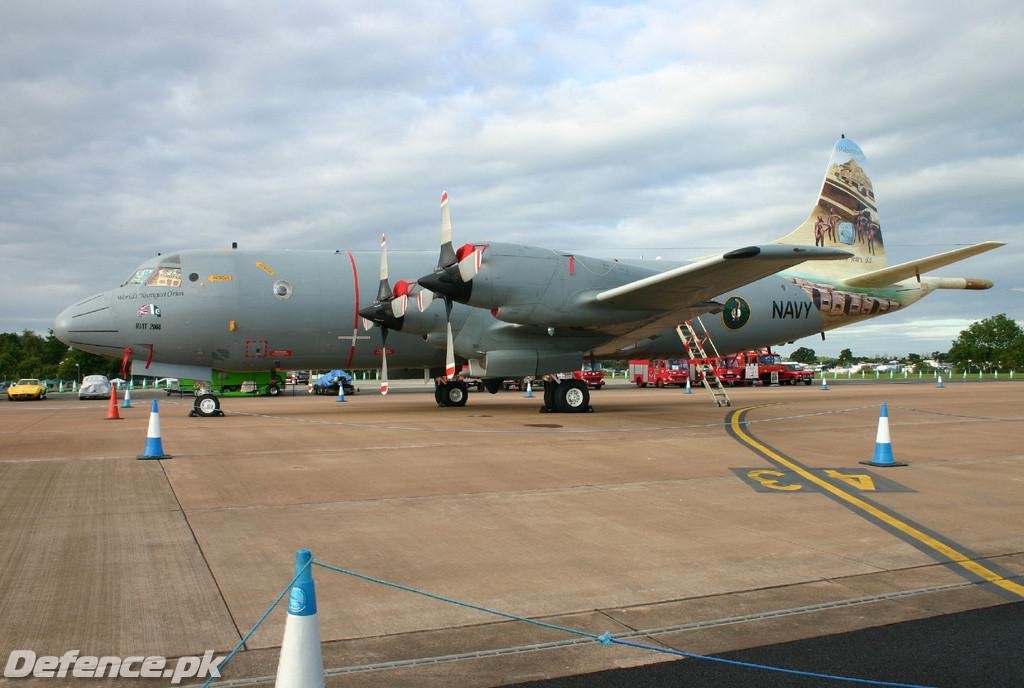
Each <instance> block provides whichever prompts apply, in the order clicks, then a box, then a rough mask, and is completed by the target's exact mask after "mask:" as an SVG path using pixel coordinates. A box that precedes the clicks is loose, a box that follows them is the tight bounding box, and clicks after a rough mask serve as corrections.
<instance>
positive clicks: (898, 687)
mask: <svg viewBox="0 0 1024 688" xmlns="http://www.w3.org/2000/svg"><path fill="white" fill-rule="evenodd" d="M612 643H614V644H616V645H625V646H627V647H635V648H637V649H640V650H651V651H652V652H661V653H663V654H666V655H675V656H677V657H686V658H688V659H703V660H706V661H709V662H718V663H720V664H729V665H731V666H738V667H744V668H747V669H760V670H762V671H776V672H779V673H782V674H791V675H794V676H807V677H810V678H823V679H828V680H830V681H846V682H848V683H864V684H867V685H871V686H890V687H891V688H933V686H924V685H920V684H917V683H893V682H891V681H876V680H875V679H870V678H854V677H852V676H835V675H833V674H819V673H818V672H815V671H801V670H800V669H787V668H785V667H777V666H771V665H770V664H757V663H755V662H744V661H741V660H738V659H726V658H725V657H712V656H710V655H698V654H695V653H693V652H686V651H684V650H675V649H672V648H670V647H658V646H657V645H644V644H643V643H633V642H630V641H628V640H619V639H618V638H614V637H612V638H610V639H609V644H612Z"/></svg>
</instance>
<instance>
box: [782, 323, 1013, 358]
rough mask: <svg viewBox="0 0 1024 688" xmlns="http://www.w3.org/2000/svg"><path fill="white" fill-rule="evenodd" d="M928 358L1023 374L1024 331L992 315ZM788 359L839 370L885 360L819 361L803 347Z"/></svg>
mask: <svg viewBox="0 0 1024 688" xmlns="http://www.w3.org/2000/svg"><path fill="white" fill-rule="evenodd" d="M929 357H930V358H931V359H933V360H935V361H940V362H942V363H945V364H948V365H951V366H953V367H955V368H956V369H957V370H968V371H969V370H981V371H986V370H1024V329H1021V326H1020V325H1018V324H1017V322H1016V321H1015V320H1013V319H1011V318H1009V317H1007V315H1006V314H1005V313H1000V314H999V315H993V316H992V317H990V318H985V319H984V320H978V321H977V322H974V323H972V324H971V325H970V327H968V328H967V329H966V330H962V331H961V332H960V335H959V336H958V337H957V338H956V339H955V340H953V344H952V345H951V346H950V348H949V351H946V352H942V351H933V352H932V353H931V355H930V356H929ZM790 358H791V359H792V360H794V361H799V362H801V363H837V364H839V365H842V366H848V365H850V364H852V363H863V362H865V361H879V360H882V359H883V358H884V359H886V360H887V359H888V357H878V356H855V355H854V354H853V352H852V351H851V350H850V349H843V350H842V351H840V352H839V356H838V358H829V357H823V356H821V357H820V356H817V355H816V354H815V352H814V349H809V348H807V347H805V346H801V347H800V348H798V349H795V350H794V351H793V353H792V354H790ZM924 358H925V357H924V356H923V355H922V354H919V353H909V354H907V355H906V356H903V357H902V360H903V361H904V362H906V363H913V364H920V363H921V361H922V360H924Z"/></svg>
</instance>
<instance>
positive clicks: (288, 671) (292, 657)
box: [274, 549, 324, 688]
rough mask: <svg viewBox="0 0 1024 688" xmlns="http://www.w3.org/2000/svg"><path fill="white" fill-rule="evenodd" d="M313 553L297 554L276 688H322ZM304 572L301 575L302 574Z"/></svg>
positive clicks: (278, 664)
mask: <svg viewBox="0 0 1024 688" xmlns="http://www.w3.org/2000/svg"><path fill="white" fill-rule="evenodd" d="M312 568H313V553H312V552H310V551H309V550H308V549H300V550H299V551H297V552H296V553H295V574H296V575H297V576H298V579H297V580H296V581H295V583H294V584H293V585H292V590H291V594H290V595H289V596H288V619H287V620H286V621H285V624H284V640H282V641H281V658H280V659H279V660H278V662H277V680H276V681H275V682H274V686H275V687H276V688H310V687H312V688H322V686H323V685H324V658H323V655H322V654H321V652H320V619H319V617H317V613H316V588H315V587H314V586H313V571H312ZM300 572H301V573H300Z"/></svg>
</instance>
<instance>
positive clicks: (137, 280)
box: [121, 268, 153, 287]
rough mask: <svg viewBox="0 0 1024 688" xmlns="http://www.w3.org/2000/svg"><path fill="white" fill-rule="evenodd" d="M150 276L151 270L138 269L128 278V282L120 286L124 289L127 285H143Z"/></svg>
mask: <svg viewBox="0 0 1024 688" xmlns="http://www.w3.org/2000/svg"><path fill="white" fill-rule="evenodd" d="M152 274H153V268H139V269H138V270H136V271H135V274H133V275H132V276H131V277H129V278H128V281H127V282H125V283H124V284H122V285H121V286H122V287H124V286H128V285H129V284H145V283H146V280H147V279H149V276H150V275H152Z"/></svg>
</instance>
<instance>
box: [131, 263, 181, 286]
mask: <svg viewBox="0 0 1024 688" xmlns="http://www.w3.org/2000/svg"><path fill="white" fill-rule="evenodd" d="M140 284H144V285H146V286H147V287H180V286H181V258H180V257H179V256H171V257H168V258H161V259H160V262H159V264H158V265H156V266H153V265H144V266H142V267H139V268H138V269H136V270H135V272H134V273H132V276H131V277H129V278H128V280H127V281H126V282H125V283H124V284H122V285H121V286H122V287H128V286H132V285H140Z"/></svg>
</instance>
